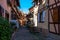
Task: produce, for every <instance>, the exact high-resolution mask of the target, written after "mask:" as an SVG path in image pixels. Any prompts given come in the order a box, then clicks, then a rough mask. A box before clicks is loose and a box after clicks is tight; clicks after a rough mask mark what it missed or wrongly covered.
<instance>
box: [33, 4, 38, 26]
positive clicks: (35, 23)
mask: <svg viewBox="0 0 60 40" xmlns="http://www.w3.org/2000/svg"><path fill="white" fill-rule="evenodd" d="M37 14H38V6H37V5H36V6H35V7H34V14H33V21H34V26H35V27H37Z"/></svg>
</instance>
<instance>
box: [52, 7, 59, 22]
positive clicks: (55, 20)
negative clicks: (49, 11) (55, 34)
mask: <svg viewBox="0 0 60 40" xmlns="http://www.w3.org/2000/svg"><path fill="white" fill-rule="evenodd" d="M53 22H58V8H54V9H53Z"/></svg>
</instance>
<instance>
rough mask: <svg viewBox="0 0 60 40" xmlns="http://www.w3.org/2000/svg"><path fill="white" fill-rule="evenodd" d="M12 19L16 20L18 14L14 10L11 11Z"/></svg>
mask: <svg viewBox="0 0 60 40" xmlns="http://www.w3.org/2000/svg"><path fill="white" fill-rule="evenodd" d="M11 19H12V20H16V14H14V12H13V11H11Z"/></svg>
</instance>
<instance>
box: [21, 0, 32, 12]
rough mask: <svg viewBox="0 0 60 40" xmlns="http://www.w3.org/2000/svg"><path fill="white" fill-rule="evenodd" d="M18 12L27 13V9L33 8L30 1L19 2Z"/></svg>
mask: <svg viewBox="0 0 60 40" xmlns="http://www.w3.org/2000/svg"><path fill="white" fill-rule="evenodd" d="M20 5H21V8H20V10H21V11H23V12H24V13H28V9H29V8H30V7H32V6H33V4H32V0H20Z"/></svg>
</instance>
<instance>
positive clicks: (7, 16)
mask: <svg viewBox="0 0 60 40" xmlns="http://www.w3.org/2000/svg"><path fill="white" fill-rule="evenodd" d="M5 16H6V17H5V18H6V19H7V20H9V13H8V12H7V11H6V10H5Z"/></svg>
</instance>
